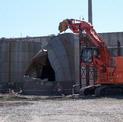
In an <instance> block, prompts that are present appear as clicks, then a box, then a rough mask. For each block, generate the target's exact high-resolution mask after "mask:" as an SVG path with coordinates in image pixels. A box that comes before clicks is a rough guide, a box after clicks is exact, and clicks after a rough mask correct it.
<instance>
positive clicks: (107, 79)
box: [59, 19, 123, 96]
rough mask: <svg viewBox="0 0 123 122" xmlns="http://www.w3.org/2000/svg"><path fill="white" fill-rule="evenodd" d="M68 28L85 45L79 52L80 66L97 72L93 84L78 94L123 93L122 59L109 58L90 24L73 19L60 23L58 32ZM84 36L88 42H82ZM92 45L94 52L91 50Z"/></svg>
mask: <svg viewBox="0 0 123 122" xmlns="http://www.w3.org/2000/svg"><path fill="white" fill-rule="evenodd" d="M68 28H69V29H70V30H72V32H73V33H77V34H79V37H80V42H81V44H82V45H86V47H85V48H83V49H82V51H81V66H82V65H85V66H91V65H93V66H95V67H96V70H97V79H96V82H95V84H94V85H91V86H87V87H82V88H81V89H80V94H83V95H88V94H95V95H96V96H100V95H105V94H107V93H109V94H112V93H118V94H119V93H123V57H122V56H116V57H112V56H111V54H110V52H109V50H108V48H107V45H106V43H105V41H104V40H103V39H102V38H101V37H100V36H99V35H98V34H97V33H96V31H95V30H94V28H93V26H92V25H91V24H90V23H88V22H86V21H81V20H75V19H66V20H63V21H62V22H60V24H59V31H60V32H63V31H66V30H67V29H68ZM84 36H86V37H87V38H88V40H84V38H83V37H84ZM92 45H93V46H94V47H95V50H92V49H91V47H92ZM110 91H111V92H110Z"/></svg>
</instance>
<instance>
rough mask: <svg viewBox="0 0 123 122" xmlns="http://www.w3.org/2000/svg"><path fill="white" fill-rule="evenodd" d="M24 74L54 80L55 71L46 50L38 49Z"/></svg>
mask: <svg viewBox="0 0 123 122" xmlns="http://www.w3.org/2000/svg"><path fill="white" fill-rule="evenodd" d="M25 75H28V76H30V77H34V78H40V79H41V80H44V79H45V80H48V81H55V72H54V69H53V68H52V66H51V64H50V61H49V59H48V53H47V51H46V50H40V51H39V52H38V53H37V54H36V55H35V56H34V57H33V58H32V61H31V63H30V64H29V66H28V68H27V70H26V73H25Z"/></svg>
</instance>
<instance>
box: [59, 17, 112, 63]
mask: <svg viewBox="0 0 123 122" xmlns="http://www.w3.org/2000/svg"><path fill="white" fill-rule="evenodd" d="M68 28H69V29H70V30H72V32H73V33H77V34H80V33H85V34H86V35H87V36H88V37H89V38H90V40H91V43H92V44H93V45H94V46H95V47H97V48H99V51H100V61H99V60H98V64H99V63H100V65H102V63H103V65H110V63H111V55H110V53H109V51H108V49H107V46H106V44H105V42H104V41H103V39H102V38H101V37H100V36H99V35H98V34H97V33H96V31H95V30H94V28H93V26H92V25H91V24H90V23H88V22H86V21H81V20H75V19H66V20H63V21H62V22H60V24H59V31H60V32H64V31H66V30H67V29H68Z"/></svg>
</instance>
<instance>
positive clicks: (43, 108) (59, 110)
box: [0, 98, 123, 122]
mask: <svg viewBox="0 0 123 122" xmlns="http://www.w3.org/2000/svg"><path fill="white" fill-rule="evenodd" d="M122 121H123V99H116V98H102V99H87V100H83V99H78V100H74V99H68V100H63V99H56V100H39V101H26V100H23V101H21V100H20V101H16V100H15V101H0V122H122Z"/></svg>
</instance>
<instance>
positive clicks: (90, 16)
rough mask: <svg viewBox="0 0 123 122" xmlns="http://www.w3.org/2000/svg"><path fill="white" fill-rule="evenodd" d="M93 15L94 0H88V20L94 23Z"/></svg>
mask: <svg viewBox="0 0 123 122" xmlns="http://www.w3.org/2000/svg"><path fill="white" fill-rule="evenodd" d="M92 19H93V15H92V0H88V22H90V23H91V24H93V20H92Z"/></svg>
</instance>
